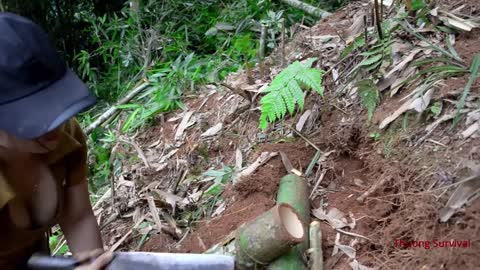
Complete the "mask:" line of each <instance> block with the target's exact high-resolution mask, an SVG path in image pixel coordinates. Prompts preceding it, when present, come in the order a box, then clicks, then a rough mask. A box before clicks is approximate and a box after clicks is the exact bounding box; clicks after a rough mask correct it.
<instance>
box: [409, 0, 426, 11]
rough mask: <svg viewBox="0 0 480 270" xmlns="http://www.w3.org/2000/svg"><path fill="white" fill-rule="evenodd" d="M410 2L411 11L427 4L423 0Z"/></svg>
mask: <svg viewBox="0 0 480 270" xmlns="http://www.w3.org/2000/svg"><path fill="white" fill-rule="evenodd" d="M411 3H412V10H413V11H416V10H419V9H422V8H424V7H426V6H427V5H426V4H425V2H424V0H412V1H411Z"/></svg>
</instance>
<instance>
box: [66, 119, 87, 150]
mask: <svg viewBox="0 0 480 270" xmlns="http://www.w3.org/2000/svg"><path fill="white" fill-rule="evenodd" d="M63 132H64V133H66V134H67V135H69V136H70V137H71V138H73V139H75V141H77V142H78V143H79V144H82V145H84V144H85V133H84V132H83V129H82V127H81V126H80V124H79V123H78V121H77V119H76V118H75V117H73V118H70V119H69V120H68V121H67V122H66V123H65V124H64V126H63Z"/></svg>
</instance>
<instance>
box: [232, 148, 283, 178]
mask: <svg viewBox="0 0 480 270" xmlns="http://www.w3.org/2000/svg"><path fill="white" fill-rule="evenodd" d="M277 155H278V153H277V152H262V153H261V154H260V156H259V157H258V158H257V159H256V160H255V162H253V163H252V164H251V165H250V166H248V167H247V168H246V169H245V170H243V171H241V172H240V173H239V174H237V176H236V177H235V178H234V179H233V184H234V185H237V184H238V183H240V182H241V181H240V180H241V179H242V178H243V177H246V176H249V175H251V174H252V173H254V172H255V171H256V170H257V169H258V168H259V167H260V166H262V165H263V164H265V163H267V162H268V161H269V160H270V159H271V158H273V157H275V156H277Z"/></svg>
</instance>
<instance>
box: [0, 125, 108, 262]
mask: <svg viewBox="0 0 480 270" xmlns="http://www.w3.org/2000/svg"><path fill="white" fill-rule="evenodd" d="M60 137H61V130H60V129H56V130H53V131H51V132H49V133H47V134H45V135H43V136H41V137H39V138H36V139H34V140H28V141H27V140H25V139H19V138H15V139H14V141H15V144H16V145H17V144H19V143H20V144H21V143H22V142H25V145H27V144H28V145H29V146H30V145H35V143H38V145H39V148H40V150H38V149H35V150H38V151H37V153H39V152H44V151H41V148H44V149H45V151H46V152H48V151H51V150H53V149H55V147H56V146H57V145H58V143H59V140H60ZM34 148H35V147H34ZM0 159H2V160H3V161H4V162H5V163H6V164H7V166H8V170H10V171H11V172H12V173H13V174H14V175H15V176H16V177H15V178H17V179H22V180H24V181H22V182H23V183H18V182H17V183H11V184H12V185H14V186H15V185H17V186H19V185H21V186H22V190H31V191H32V192H36V191H37V192H40V193H44V194H43V196H42V194H40V195H37V196H38V199H37V200H36V203H35V201H33V202H34V203H33V204H32V205H33V208H34V209H33V210H34V214H33V215H34V217H28V216H25V215H24V213H26V212H25V211H23V212H22V207H18V205H20V206H22V203H20V204H14V203H12V205H14V207H17V209H16V210H19V211H15V212H16V213H20V215H18V216H13V217H12V220H14V221H17V222H18V224H28V223H29V220H35V221H37V222H41V223H43V222H48V219H49V218H50V217H51V216H52V213H53V214H54V212H55V209H56V207H57V204H58V202H59V200H63V201H62V203H63V207H62V212H61V213H60V216H59V225H60V227H61V229H62V231H63V233H64V235H65V238H66V240H67V244H68V246H69V248H70V251H71V252H72V254H73V255H74V256H75V257H82V256H83V255H84V254H85V253H89V252H91V251H93V250H99V249H101V250H103V242H102V238H101V235H100V230H99V227H98V224H97V221H96V218H95V216H94V213H93V210H92V207H91V204H90V200H89V193H88V182H87V179H86V176H85V175H83V173H81V172H73V173H72V174H71V175H70V177H73V178H75V179H77V180H78V178H85V179H80V181H76V182H77V183H78V184H76V185H73V186H70V187H67V188H66V189H65V190H64V191H63V193H64V195H63V196H62V197H61V198H59V196H58V194H57V193H56V191H55V188H52V187H53V184H52V183H53V182H54V181H55V180H54V179H53V176H52V175H51V173H50V172H49V170H48V168H47V166H46V164H43V162H42V161H41V160H39V159H38V158H36V155H35V154H34V153H28V152H20V151H17V149H15V148H13V149H9V148H7V147H5V146H0ZM26 167H27V168H29V170H28V171H26V170H24V169H22V168H26ZM38 179H40V180H38ZM25 188H26V189H25ZM32 197H33V196H32ZM35 212H36V213H35ZM22 213H23V214H22ZM108 258H109V257H108V256H107V257H105V256H103V257H102V258H101V259H100V260H99V261H96V262H95V261H94V262H93V263H91V264H90V266H88V265H87V266H82V267H83V268H80V269H85V270H96V269H101V267H102V265H104V262H105V261H106V259H108ZM99 265H100V266H99Z"/></svg>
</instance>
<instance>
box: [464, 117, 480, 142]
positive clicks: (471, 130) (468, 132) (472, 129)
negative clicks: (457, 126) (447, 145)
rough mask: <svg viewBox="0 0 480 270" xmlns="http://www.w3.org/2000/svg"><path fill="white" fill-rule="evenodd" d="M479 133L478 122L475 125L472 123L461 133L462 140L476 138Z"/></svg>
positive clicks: (479, 123) (479, 124)
mask: <svg viewBox="0 0 480 270" xmlns="http://www.w3.org/2000/svg"><path fill="white" fill-rule="evenodd" d="M479 132H480V121H479V122H476V123H473V124H472V125H470V126H469V127H468V128H467V129H465V130H464V131H463V132H462V137H463V138H464V139H467V138H470V137H476V136H478V135H477V133H479Z"/></svg>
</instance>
